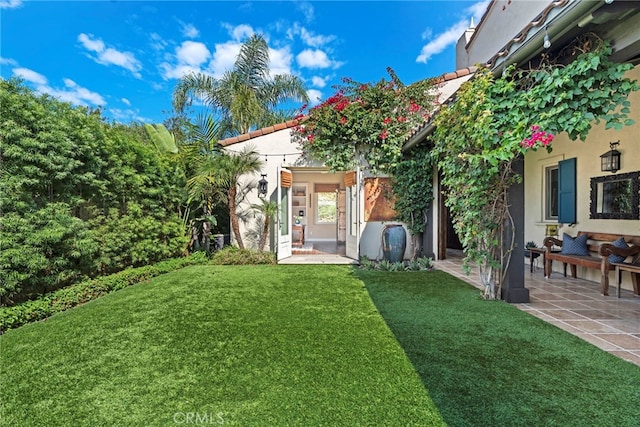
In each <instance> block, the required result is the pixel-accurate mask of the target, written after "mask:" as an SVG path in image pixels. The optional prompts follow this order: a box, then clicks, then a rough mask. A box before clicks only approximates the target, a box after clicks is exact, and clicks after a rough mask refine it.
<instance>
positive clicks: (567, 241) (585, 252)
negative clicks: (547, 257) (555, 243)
mask: <svg viewBox="0 0 640 427" xmlns="http://www.w3.org/2000/svg"><path fill="white" fill-rule="evenodd" d="M588 237H589V236H587V235H586V234H582V235H580V236H578V237H576V238H573V237H571V236H570V235H568V234H567V233H564V234H563V236H562V250H561V251H560V253H561V254H563V255H580V256H589V255H590V254H589V247H588V246H587V238H588Z"/></svg>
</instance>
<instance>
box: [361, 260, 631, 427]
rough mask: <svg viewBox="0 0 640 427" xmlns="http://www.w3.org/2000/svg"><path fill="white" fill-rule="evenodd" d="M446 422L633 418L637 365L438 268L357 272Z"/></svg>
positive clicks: (613, 422) (595, 422)
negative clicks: (488, 296) (491, 297)
mask: <svg viewBox="0 0 640 427" xmlns="http://www.w3.org/2000/svg"><path fill="white" fill-rule="evenodd" d="M358 276H359V277H360V278H361V279H362V280H363V281H364V282H365V284H366V287H367V289H368V290H369V292H370V294H371V297H372V299H373V301H374V303H375V304H376V306H377V307H378V308H379V310H380V313H381V314H382V316H383V317H384V318H385V320H386V321H387V323H388V324H389V326H390V327H391V329H392V330H393V332H394V334H395V335H396V337H397V338H398V341H399V342H400V344H401V345H402V347H403V348H404V350H405V351H406V353H407V355H408V356H409V358H410V359H411V361H412V363H413V364H414V366H415V368H416V369H417V370H418V372H419V373H420V376H421V378H422V381H423V383H424V384H425V386H426V388H427V389H428V390H429V394H430V395H431V397H432V398H433V400H434V401H435V402H436V405H437V406H438V409H439V410H440V413H441V415H442V417H443V418H444V421H445V422H446V423H447V424H448V425H450V426H563V427H564V426H579V427H583V426H615V427H620V426H640V367H638V366H636V365H633V364H631V363H628V362H625V361H623V360H621V359H619V358H617V357H615V356H613V355H610V354H608V353H606V352H604V351H602V350H599V349H598V348H596V347H595V346H592V345H591V344H588V343H586V342H585V341H583V340H581V339H579V338H577V337H575V336H573V335H571V334H569V333H566V332H564V331H562V330H560V329H558V328H556V327H554V326H552V325H550V324H547V323H545V322H543V321H541V320H539V319H537V318H535V317H532V316H530V315H528V314H526V313H524V312H522V311H520V310H518V309H517V308H515V307H513V306H510V305H509V304H506V303H503V302H488V301H482V300H480V299H478V295H479V291H478V290H477V289H475V288H472V287H471V286H469V285H467V284H465V283H463V282H461V281H459V280H457V279H455V278H453V277H452V276H450V275H448V274H446V273H443V272H438V271H435V272H431V273H379V272H377V273H375V272H374V273H372V272H366V271H360V272H358Z"/></svg>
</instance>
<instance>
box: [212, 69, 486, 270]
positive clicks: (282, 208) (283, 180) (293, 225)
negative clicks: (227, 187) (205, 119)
mask: <svg viewBox="0 0 640 427" xmlns="http://www.w3.org/2000/svg"><path fill="white" fill-rule="evenodd" d="M474 70H475V67H466V68H464V69H461V70H458V71H457V72H454V73H447V74H445V75H443V76H440V78H439V83H438V85H437V91H438V98H439V102H445V101H446V100H448V99H449V98H450V97H451V96H452V95H453V94H454V93H455V91H456V90H457V89H458V88H459V87H460V86H461V85H462V83H464V82H465V81H467V80H468V79H469V78H471V76H472V75H473V72H474ZM297 124H298V122H297V121H296V120H291V121H288V122H286V123H280V124H276V125H274V126H269V127H266V128H263V129H258V130H255V131H253V132H250V133H247V134H243V135H239V136H235V137H232V138H227V139H225V140H222V141H220V144H221V145H222V146H223V147H224V148H225V149H226V150H227V151H230V152H240V151H242V150H244V149H246V148H247V147H250V148H252V149H253V150H255V151H256V152H258V153H259V156H260V158H261V159H262V161H263V165H264V169H263V171H262V172H261V174H260V175H259V176H258V175H256V176H253V177H251V176H244V177H242V180H241V182H240V183H239V185H241V186H246V185H250V186H251V185H253V186H254V187H257V186H256V184H257V182H258V181H259V180H260V179H265V180H266V181H267V183H268V191H267V194H266V196H264V197H266V198H267V199H268V200H272V201H277V202H278V204H279V212H280V214H279V217H278V221H277V222H276V224H275V227H276V228H277V229H276V230H274V233H272V239H271V242H269V243H270V249H272V250H275V252H276V253H277V258H278V260H282V259H285V258H287V257H290V256H291V255H292V254H293V253H312V252H313V249H314V247H320V246H321V247H323V248H325V249H324V251H325V252H326V251H328V252H334V253H337V254H339V255H343V256H346V257H348V258H352V259H354V260H358V259H360V257H368V258H370V259H381V258H383V242H382V233H383V229H384V228H385V227H387V226H390V225H402V226H403V227H404V225H403V224H400V223H398V222H397V221H394V219H393V218H394V212H393V210H392V206H391V205H390V203H389V201H388V200H387V198H386V194H388V192H387V191H385V188H386V186H387V185H388V177H385V176H379V175H372V174H371V173H369V171H368V170H367V169H366V168H364V167H363V168H362V169H357V170H349V171H337V172H331V171H330V170H329V169H328V168H327V167H325V166H324V165H323V163H322V161H321V160H308V159H307V158H305V156H303V155H302V154H303V153H302V151H301V148H300V147H299V146H298V144H297V143H296V142H295V141H294V140H293V138H292V134H291V133H292V129H293V127H295V126H296V125H297ZM425 179H432V174H431V171H425ZM260 197H261V196H260V195H259V194H258V191H257V188H254V190H253V191H250V192H249V193H248V194H247V196H246V198H245V200H244V201H243V202H242V204H241V206H240V210H246V209H247V208H248V207H249V206H251V205H252V204H256V203H259V202H260ZM249 228H251V223H250V222H248V223H244V224H242V225H241V232H242V233H246V232H247V231H248V229H249ZM405 235H406V236H407V238H406V241H407V244H406V248H405V251H404V258H405V259H409V258H411V256H412V254H413V246H412V243H411V239H410V238H409V235H408V232H407V231H406V229H405Z"/></svg>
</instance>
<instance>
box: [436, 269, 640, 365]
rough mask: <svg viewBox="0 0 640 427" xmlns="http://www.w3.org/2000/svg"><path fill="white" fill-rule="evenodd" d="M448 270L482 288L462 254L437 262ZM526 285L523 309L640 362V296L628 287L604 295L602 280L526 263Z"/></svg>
mask: <svg viewBox="0 0 640 427" xmlns="http://www.w3.org/2000/svg"><path fill="white" fill-rule="evenodd" d="M435 265H436V268H437V269H439V270H443V271H446V272H447V273H449V274H452V275H454V276H456V277H458V278H460V279H462V280H464V281H466V282H468V283H471V284H472V285H474V286H476V287H478V288H479V289H482V287H481V286H480V283H479V281H478V277H477V273H476V274H474V273H473V272H472V273H471V275H469V276H467V275H466V274H465V273H464V272H463V271H462V259H461V258H455V257H452V258H450V259H447V260H441V261H436V262H435ZM525 286H526V288H527V289H529V297H530V300H531V302H530V303H528V304H514V305H515V306H516V307H518V308H519V309H521V310H523V311H526V312H527V313H530V314H531V315H533V316H536V317H539V318H540V319H542V320H544V321H546V322H548V323H551V324H553V325H555V326H557V327H559V328H561V329H564V330H565V331H567V332H570V333H572V334H574V335H576V336H578V337H580V338H582V339H584V340H585V341H588V342H590V343H591V344H593V345H595V346H597V347H599V348H601V349H603V350H605V351H608V352H609V353H612V354H614V355H616V356H618V357H620V358H622V359H624V360H628V361H629V362H631V363H634V364H636V365H638V366H640V297H635V296H634V295H633V292H631V291H628V290H625V289H623V290H622V293H621V297H620V298H617V297H616V287H615V286H611V287H610V288H609V293H610V296H607V297H605V296H603V295H601V294H600V284H599V283H595V282H590V281H587V280H582V279H573V278H570V277H567V278H565V277H563V276H562V274H561V273H559V274H555V275H553V276H552V278H551V279H545V278H544V274H543V271H542V268H537V269H536V270H535V271H534V272H533V273H530V272H529V266H528V265H527V266H526V268H525Z"/></svg>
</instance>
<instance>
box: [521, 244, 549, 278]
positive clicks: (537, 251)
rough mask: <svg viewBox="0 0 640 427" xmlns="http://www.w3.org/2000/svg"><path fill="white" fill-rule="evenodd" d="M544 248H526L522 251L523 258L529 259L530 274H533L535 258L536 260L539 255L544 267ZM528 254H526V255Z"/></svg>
mask: <svg viewBox="0 0 640 427" xmlns="http://www.w3.org/2000/svg"><path fill="white" fill-rule="evenodd" d="M544 251H545V249H544V248H527V249H525V250H524V256H526V257H527V258H529V262H530V269H531V272H532V273H533V264H534V262H535V260H536V258H538V257H539V256H540V255H543V261H542V262H543V264H542V265H544ZM527 252H528V253H527Z"/></svg>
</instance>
